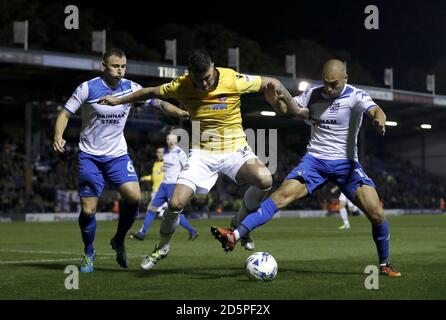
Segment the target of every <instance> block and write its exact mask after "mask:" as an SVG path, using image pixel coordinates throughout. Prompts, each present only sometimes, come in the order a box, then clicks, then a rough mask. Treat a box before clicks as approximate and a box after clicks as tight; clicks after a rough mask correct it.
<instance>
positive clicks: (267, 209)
mask: <svg viewBox="0 0 446 320" xmlns="http://www.w3.org/2000/svg"><path fill="white" fill-rule="evenodd" d="M277 211H279V209H277V206H276V204H275V203H274V201H273V200H271V198H267V199H266V200H265V201H263V202H262V204H261V205H260V208H259V210H257V211H255V212H253V213H251V214H249V215H248V216H247V217H246V218H245V219H243V221H242V222H241V224H240V225H239V226H238V227H237V229H236V230H237V231H238V233H239V236H240V238H243V236H244V235H245V234H246V233H247V232H250V231H252V230H254V229H255V228H257V227H258V226H261V225H262V224H265V223H267V222H268V221H269V220H271V219H272V218H273V216H274V215H275V214H276V213H277Z"/></svg>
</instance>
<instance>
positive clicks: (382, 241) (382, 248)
mask: <svg viewBox="0 0 446 320" xmlns="http://www.w3.org/2000/svg"><path fill="white" fill-rule="evenodd" d="M372 235H373V240H375V244H376V249H377V251H378V257H379V263H380V264H384V263H387V262H388V259H389V242H390V241H389V237H390V235H389V224H388V223H387V220H385V221H384V222H383V223H381V224H375V225H372Z"/></svg>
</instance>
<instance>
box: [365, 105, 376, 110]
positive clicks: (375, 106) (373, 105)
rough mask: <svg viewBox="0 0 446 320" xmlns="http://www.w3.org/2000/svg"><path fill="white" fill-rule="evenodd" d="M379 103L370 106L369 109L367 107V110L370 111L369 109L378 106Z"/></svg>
mask: <svg viewBox="0 0 446 320" xmlns="http://www.w3.org/2000/svg"><path fill="white" fill-rule="evenodd" d="M377 106H378V105H377V104H372V105H371V106H368V107H367V109H365V112H367V111H369V109H371V108H373V107H377Z"/></svg>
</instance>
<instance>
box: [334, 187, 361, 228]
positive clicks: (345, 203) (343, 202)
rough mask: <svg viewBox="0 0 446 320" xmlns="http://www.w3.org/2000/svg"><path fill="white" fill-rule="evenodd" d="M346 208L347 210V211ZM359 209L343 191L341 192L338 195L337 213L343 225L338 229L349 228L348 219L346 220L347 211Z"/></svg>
mask: <svg viewBox="0 0 446 320" xmlns="http://www.w3.org/2000/svg"><path fill="white" fill-rule="evenodd" d="M347 209H348V211H347ZM357 211H359V208H358V207H357V206H355V205H354V204H353V203H352V202H351V201H350V200H349V199H348V198H347V197H346V196H345V194H344V193H342V192H341V194H340V195H339V214H340V215H341V218H342V221H343V225H342V226H340V227H339V228H338V229H340V230H342V229H346V230H347V229H350V221H349V220H348V214H349V212H357Z"/></svg>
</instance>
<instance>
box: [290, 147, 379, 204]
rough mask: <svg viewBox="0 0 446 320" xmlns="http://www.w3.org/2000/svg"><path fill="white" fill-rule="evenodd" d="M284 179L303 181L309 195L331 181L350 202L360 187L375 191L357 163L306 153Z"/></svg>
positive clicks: (372, 183) (372, 184) (371, 182)
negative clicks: (321, 157)
mask: <svg viewBox="0 0 446 320" xmlns="http://www.w3.org/2000/svg"><path fill="white" fill-rule="evenodd" d="M285 179H286V180H287V179H298V180H304V182H305V184H306V186H307V190H308V193H309V194H312V193H313V192H314V190H316V189H317V188H319V187H322V186H323V185H324V184H325V183H326V182H327V181H332V182H334V183H336V184H337V185H338V187H339V189H341V191H342V192H343V193H344V194H345V196H346V197H347V198H348V199H350V200H352V199H353V196H354V194H355V191H356V189H357V188H358V187H360V186H362V185H368V186H371V187H373V188H375V189H376V186H375V183H374V182H373V180H372V179H370V178H369V177H367V175H366V174H365V172H364V170H363V169H362V167H361V165H360V164H359V162H357V161H353V160H323V159H318V158H315V157H313V156H312V155H309V154H308V153H307V154H306V155H305V156H304V157H303V158H302V160H301V161H300V163H299V165H298V166H297V167H296V168H294V169H293V170H292V171H291V172H290V173H289V174H288V176H287V177H286V178H285Z"/></svg>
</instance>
